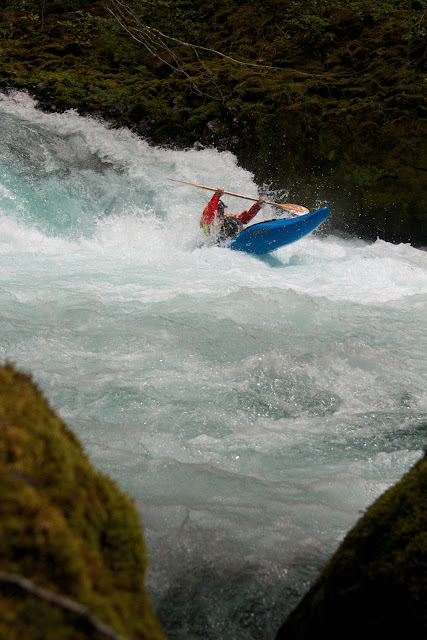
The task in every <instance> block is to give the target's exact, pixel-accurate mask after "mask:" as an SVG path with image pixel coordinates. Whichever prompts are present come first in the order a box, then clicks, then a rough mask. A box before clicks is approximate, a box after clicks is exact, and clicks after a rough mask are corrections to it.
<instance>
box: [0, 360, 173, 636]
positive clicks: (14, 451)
mask: <svg viewBox="0 0 427 640" xmlns="http://www.w3.org/2000/svg"><path fill="white" fill-rule="evenodd" d="M0 483H1V486H2V493H1V497H0V568H1V570H2V571H6V572H8V573H11V574H20V575H22V576H24V577H26V578H28V579H30V580H32V581H33V582H34V583H35V584H36V585H37V586H39V587H44V588H47V589H50V590H52V591H54V592H57V593H59V594H61V595H64V596H67V597H69V598H71V599H72V600H75V601H77V602H79V603H80V604H83V605H85V606H86V607H88V608H89V610H90V611H91V613H92V614H93V615H95V616H97V617H98V618H100V619H101V620H102V621H104V622H105V623H106V624H108V625H110V626H112V627H113V628H114V629H116V631H117V632H119V633H121V634H123V635H126V637H127V638H153V639H154V638H162V637H163V636H162V633H161V630H160V627H159V625H158V623H157V621H156V619H155V615H154V613H153V611H152V609H151V606H150V604H149V602H148V598H147V594H146V592H145V590H144V575H145V570H146V566H147V557H146V550H145V545H144V541H143V537H142V533H141V527H140V523H139V519H138V515H137V512H136V510H135V508H134V506H133V504H132V502H131V501H130V499H129V498H127V497H126V496H125V495H124V494H123V493H122V492H121V491H120V490H119V489H118V487H117V486H116V484H115V483H114V482H113V481H112V480H110V479H109V478H108V477H106V476H104V475H102V474H100V473H98V472H97V471H95V470H94V469H93V468H92V466H91V464H90V463H89V461H88V459H87V458H86V456H85V454H84V452H83V450H82V447H81V445H80V443H79V442H78V440H77V438H76V437H75V436H74V435H73V433H72V432H71V431H70V430H69V429H68V428H67V426H66V425H65V424H64V423H63V422H62V421H61V420H60V419H59V418H57V417H56V416H55V414H54V413H53V411H52V410H51V408H50V407H49V405H48V403H47V402H46V401H45V399H44V398H43V396H42V395H41V394H40V392H39V391H38V390H37V388H36V387H35V385H34V384H33V383H32V381H31V379H30V378H29V377H28V376H26V375H24V374H22V373H20V372H17V371H16V370H15V369H14V368H13V367H12V366H11V365H7V366H5V367H0ZM0 611H1V616H0V637H4V638H6V637H7V638H13V637H16V638H18V637H20V638H23V637H25V638H28V639H32V638H44V639H50V638H52V639H53V638H58V637H61V638H63V637H70V638H71V637H72V638H76V637H79V638H80V637H81V638H84V637H92V636H90V635H89V631H88V632H87V633H83V632H81V633H80V635H75V631H73V629H74V630H75V629H76V628H78V627H79V625H80V624H81V621H79V620H78V619H77V620H76V619H74V618H73V616H70V614H69V613H67V612H65V611H60V610H58V608H57V607H55V606H54V605H50V604H47V603H46V602H42V601H39V600H38V599H37V598H35V597H34V596H30V595H28V594H27V595H25V596H24V595H23V594H22V592H19V591H18V590H17V589H12V588H10V587H7V586H6V585H5V584H3V583H1V582H0ZM6 611H7V615H6ZM73 634H74V635H73Z"/></svg>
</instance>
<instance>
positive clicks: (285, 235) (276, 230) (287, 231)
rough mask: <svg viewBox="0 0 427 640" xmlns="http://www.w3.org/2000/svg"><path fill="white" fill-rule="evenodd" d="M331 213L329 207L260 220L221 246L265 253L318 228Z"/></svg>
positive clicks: (234, 249)
mask: <svg viewBox="0 0 427 640" xmlns="http://www.w3.org/2000/svg"><path fill="white" fill-rule="evenodd" d="M328 215H329V207H322V208H321V209H317V210H316V211H310V213H306V214H304V215H302V216H298V217H297V218H280V219H277V220H268V221H266V222H259V223H258V224H253V225H251V226H250V227H246V229H243V231H241V232H240V233H239V234H238V235H237V236H236V237H235V238H233V239H232V240H228V241H226V242H222V243H221V244H220V245H219V246H221V247H226V248H227V249H232V250H233V251H246V253H256V254H259V255H260V254H264V253H270V252H271V251H275V250H276V249H279V248H280V247H283V246H284V245H287V244H290V243H291V242H296V241H297V240H299V239H300V238H303V237H304V236H306V235H307V234H308V233H311V232H312V231H314V229H316V228H317V227H318V226H319V225H320V224H322V222H323V221H324V220H326V218H327V217H328Z"/></svg>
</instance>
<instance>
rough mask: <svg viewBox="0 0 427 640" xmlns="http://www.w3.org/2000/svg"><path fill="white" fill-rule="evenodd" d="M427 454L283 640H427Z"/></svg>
mask: <svg viewBox="0 0 427 640" xmlns="http://www.w3.org/2000/svg"><path fill="white" fill-rule="evenodd" d="M426 633H427V456H424V458H422V459H421V460H420V461H419V462H418V463H417V464H416V465H415V466H414V467H413V468H412V470H411V471H410V472H409V473H408V474H407V475H405V476H404V477H403V478H402V480H401V481H400V482H399V483H398V484H396V485H395V486H394V487H392V488H391V489H389V490H388V491H387V492H386V493H384V494H383V495H382V496H381V497H380V498H379V499H378V500H377V501H376V502H375V503H374V504H373V505H372V506H371V507H370V508H369V509H368V511H367V512H366V514H365V515H364V516H363V518H361V520H359V522H358V523H357V525H356V526H355V527H354V528H353V529H352V531H351V532H350V533H349V534H348V535H347V536H346V538H345V540H344V542H343V543H342V544H341V546H340V548H339V549H338V551H337V552H336V554H335V555H334V556H333V558H332V559H331V561H330V562H329V563H328V565H327V566H326V567H325V569H324V570H323V572H322V574H321V575H320V577H319V579H318V580H317V582H316V583H315V584H314V585H313V587H312V588H311V589H310V591H309V592H308V593H307V595H306V596H305V598H304V599H303V600H302V601H301V603H300V604H299V605H298V607H297V608H296V609H295V610H294V611H293V612H292V613H291V615H290V616H289V617H288V619H287V620H286V622H285V623H284V625H283V626H282V628H281V629H280V631H279V633H278V635H277V638H276V640H285V639H286V640H302V639H304V640H309V639H310V640H311V639H314V638H321V637H322V636H324V637H327V638H329V640H335V639H336V640H338V639H339V640H341V639H342V638H346V640H352V639H356V638H357V639H358V640H359V639H360V638H363V637H367V638H424V637H426Z"/></svg>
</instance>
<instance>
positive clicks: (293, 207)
mask: <svg viewBox="0 0 427 640" xmlns="http://www.w3.org/2000/svg"><path fill="white" fill-rule="evenodd" d="M168 180H170V181H171V182H180V183H181V184H189V185H190V186H191V187H198V188H199V189H206V191H218V189H213V188H212V187H205V186H204V185H202V184H195V183H194V182H186V181H185V180H174V179H173V178H168ZM221 191H222V189H221ZM224 193H226V194H227V195H228V196H234V197H235V198H243V199H244V200H253V201H254V202H258V200H259V198H252V197H251V196H242V195H240V193H233V192H232V191H224ZM265 204H272V205H274V206H275V207H281V208H282V209H286V210H287V211H291V212H292V213H308V211H309V209H307V207H303V206H302V205H300V204H279V203H278V202H270V201H269V200H266V201H265Z"/></svg>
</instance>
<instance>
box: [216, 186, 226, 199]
mask: <svg viewBox="0 0 427 640" xmlns="http://www.w3.org/2000/svg"><path fill="white" fill-rule="evenodd" d="M215 193H216V194H217V195H218V196H219V197H221V196H223V195H224V189H221V188H220V187H219V188H218V189H217V190H216V191H215Z"/></svg>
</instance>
